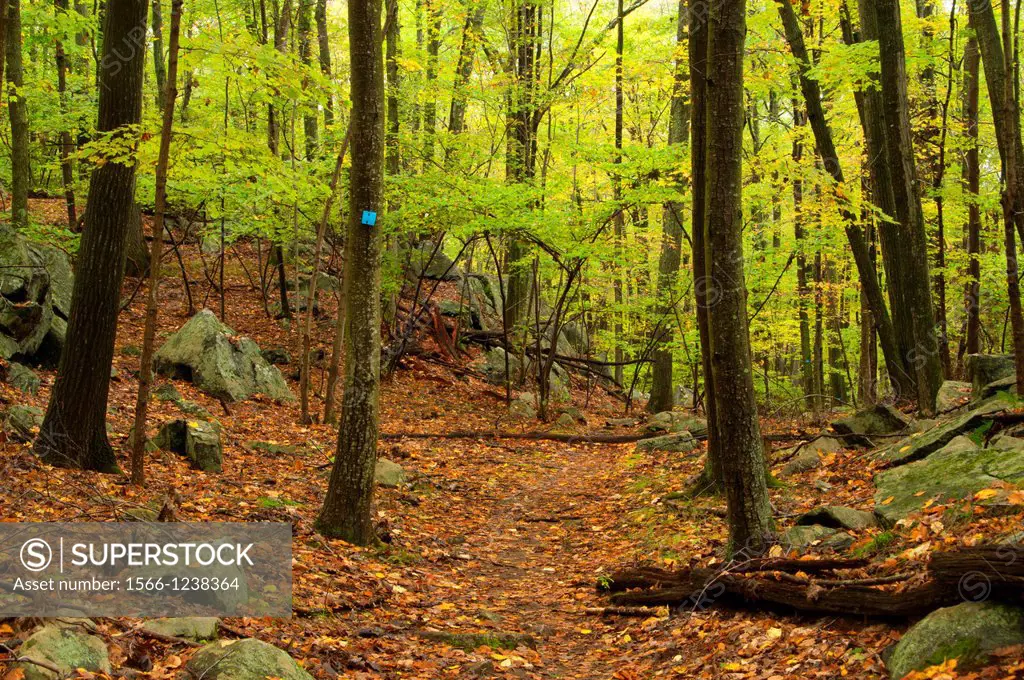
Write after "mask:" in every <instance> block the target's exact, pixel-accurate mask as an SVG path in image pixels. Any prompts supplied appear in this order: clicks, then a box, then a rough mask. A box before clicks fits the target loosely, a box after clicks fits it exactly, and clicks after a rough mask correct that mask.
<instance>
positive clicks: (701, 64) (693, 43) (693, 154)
mask: <svg viewBox="0 0 1024 680" xmlns="http://www.w3.org/2000/svg"><path fill="white" fill-rule="evenodd" d="M688 10H689V11H688V12H687V14H688V16H689V21H690V44H689V47H688V52H689V55H688V56H689V62H690V102H691V107H692V108H691V122H690V176H691V178H692V179H691V181H692V182H693V206H692V211H691V217H690V225H691V226H690V232H691V234H692V236H691V238H692V239H693V244H692V248H693V292H694V303H695V305H696V307H697V330H698V333H699V335H700V358H701V371H702V372H703V373H704V411H705V413H706V414H707V417H708V450H707V456H706V457H705V459H704V471H703V472H702V473H701V476H700V479H699V480H698V482H697V485H696V486H695V488H694V491H695V492H698V493H704V492H716V491H719V490H721V487H722V483H723V479H724V478H723V471H722V456H721V448H720V441H719V438H718V420H717V418H716V406H715V381H714V375H712V372H711V328H710V325H709V322H708V287H709V286H708V278H707V248H706V246H705V241H706V239H705V234H706V232H705V228H704V219H705V208H706V200H705V199H706V194H707V174H706V169H707V99H706V96H705V95H706V94H707V84H708V81H707V72H706V69H707V59H708V56H707V55H708V22H707V18H708V17H707V5H706V4H704V2H703V0H688ZM696 390H697V386H696V385H694V392H696Z"/></svg>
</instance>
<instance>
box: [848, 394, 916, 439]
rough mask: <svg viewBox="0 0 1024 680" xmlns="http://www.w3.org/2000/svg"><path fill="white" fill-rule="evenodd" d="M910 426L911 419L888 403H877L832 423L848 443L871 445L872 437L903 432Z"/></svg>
mask: <svg viewBox="0 0 1024 680" xmlns="http://www.w3.org/2000/svg"><path fill="white" fill-rule="evenodd" d="M908 427H910V419H909V418H907V417H906V416H904V415H903V414H902V413H900V412H899V411H897V410H896V409H895V408H893V407H892V406H889V405H888V404H875V405H874V406H872V407H871V408H867V409H864V410H861V411H857V412H856V413H854V414H853V415H850V416H847V417H845V418H840V419H839V420H836V421H835V422H833V423H832V429H833V430H835V431H836V432H838V433H839V434H841V435H844V436H843V441H845V442H846V443H847V444H857V445H861V446H871V445H872V442H871V437H872V436H873V435H880V434H892V433H894V432H902V431H903V430H906V429H907V428H908Z"/></svg>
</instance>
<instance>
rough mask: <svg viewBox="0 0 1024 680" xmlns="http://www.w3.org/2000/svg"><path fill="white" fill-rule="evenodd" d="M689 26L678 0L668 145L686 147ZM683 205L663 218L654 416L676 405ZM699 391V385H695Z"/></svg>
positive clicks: (669, 207) (671, 205) (668, 208)
mask: <svg viewBox="0 0 1024 680" xmlns="http://www.w3.org/2000/svg"><path fill="white" fill-rule="evenodd" d="M688 34H689V27H688V25H687V14H686V0H679V17H678V19H677V23H676V54H677V55H679V56H677V57H676V62H675V76H674V83H673V88H672V103H671V105H670V106H671V108H670V109H669V119H668V143H669V144H670V145H672V144H684V143H686V138H687V136H688V134H689V130H688V129H687V128H688V127H689V122H690V111H689V106H688V103H687V101H686V95H685V92H684V88H683V86H684V84H685V82H686V69H685V62H684V61H683V58H682V52H681V50H682V49H683V45H684V44H685V43H686V42H687V35H688ZM677 186H678V189H679V192H680V193H682V191H683V189H684V187H683V183H682V181H678V183H677ZM682 218H683V204H682V202H681V201H669V202H668V203H666V204H665V207H664V209H663V210H662V217H661V256H660V258H659V259H658V305H657V314H656V316H655V324H656V326H655V331H654V332H655V333H656V342H657V345H656V347H655V349H654V352H653V354H652V359H653V363H652V364H651V375H652V377H653V381H652V385H651V398H650V401H648V402H647V410H648V411H650V412H651V413H658V412H660V411H671V410H672V407H673V406H674V396H673V384H672V382H673V381H672V349H671V344H672V336H673V333H672V329H673V328H674V327H675V318H674V317H673V316H672V310H673V309H674V308H675V299H674V296H675V290H676V279H677V277H678V275H679V264H680V259H681V258H680V251H681V250H682V247H683V223H682ZM693 387H694V389H695V390H696V388H697V386H696V385H694V386H693Z"/></svg>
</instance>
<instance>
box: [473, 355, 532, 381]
mask: <svg viewBox="0 0 1024 680" xmlns="http://www.w3.org/2000/svg"><path fill="white" fill-rule="evenodd" d="M506 354H507V353H506V352H505V350H504V349H502V348H501V347H495V348H493V349H490V350H488V351H487V353H486V354H485V355H484V365H483V369H482V370H483V374H484V377H485V378H486V379H487V382H489V383H491V384H493V385H504V384H505V356H506ZM508 374H509V376H510V378H509V379H510V380H511V382H512V383H513V384H514V383H517V382H519V381H520V380H521V379H522V377H523V364H522V362H521V361H520V360H519V357H517V356H516V355H514V354H508Z"/></svg>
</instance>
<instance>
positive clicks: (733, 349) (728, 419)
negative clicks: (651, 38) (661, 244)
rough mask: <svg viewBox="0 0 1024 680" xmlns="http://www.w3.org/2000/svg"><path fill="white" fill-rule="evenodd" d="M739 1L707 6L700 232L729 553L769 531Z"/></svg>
mask: <svg viewBox="0 0 1024 680" xmlns="http://www.w3.org/2000/svg"><path fill="white" fill-rule="evenodd" d="M746 31H747V29H746V1H745V0H725V1H723V2H721V3H719V4H718V5H716V6H714V7H713V8H712V10H711V21H710V27H709V31H708V53H707V61H708V65H707V74H708V83H707V92H706V99H707V114H706V115H707V119H706V125H707V159H706V162H707V170H706V172H707V190H706V197H705V200H706V205H705V222H704V229H705V232H706V243H705V248H706V251H707V252H706V258H707V262H706V266H707V277H708V293H707V294H708V299H707V300H706V303H707V305H708V307H709V310H710V311H709V326H710V331H711V333H710V335H711V372H712V376H713V381H714V385H715V407H716V418H717V421H718V430H717V432H716V436H717V437H718V439H719V442H720V447H719V450H720V451H721V452H722V463H721V464H722V472H723V477H724V486H725V495H726V505H727V518H728V523H729V553H730V555H733V556H740V557H742V558H750V557H754V556H758V555H761V554H763V553H764V552H765V551H767V549H768V547H769V546H770V545H771V544H772V542H773V536H774V528H773V523H772V516H771V507H770V505H769V503H768V489H767V482H766V477H767V468H766V466H765V459H764V451H763V443H762V441H761V428H760V424H759V422H758V417H757V402H756V399H755V396H756V395H755V393H754V381H753V367H752V366H751V357H750V336H749V328H748V323H747V291H746V284H745V282H744V271H743V208H742V198H743V58H744V44H745V42H746Z"/></svg>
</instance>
